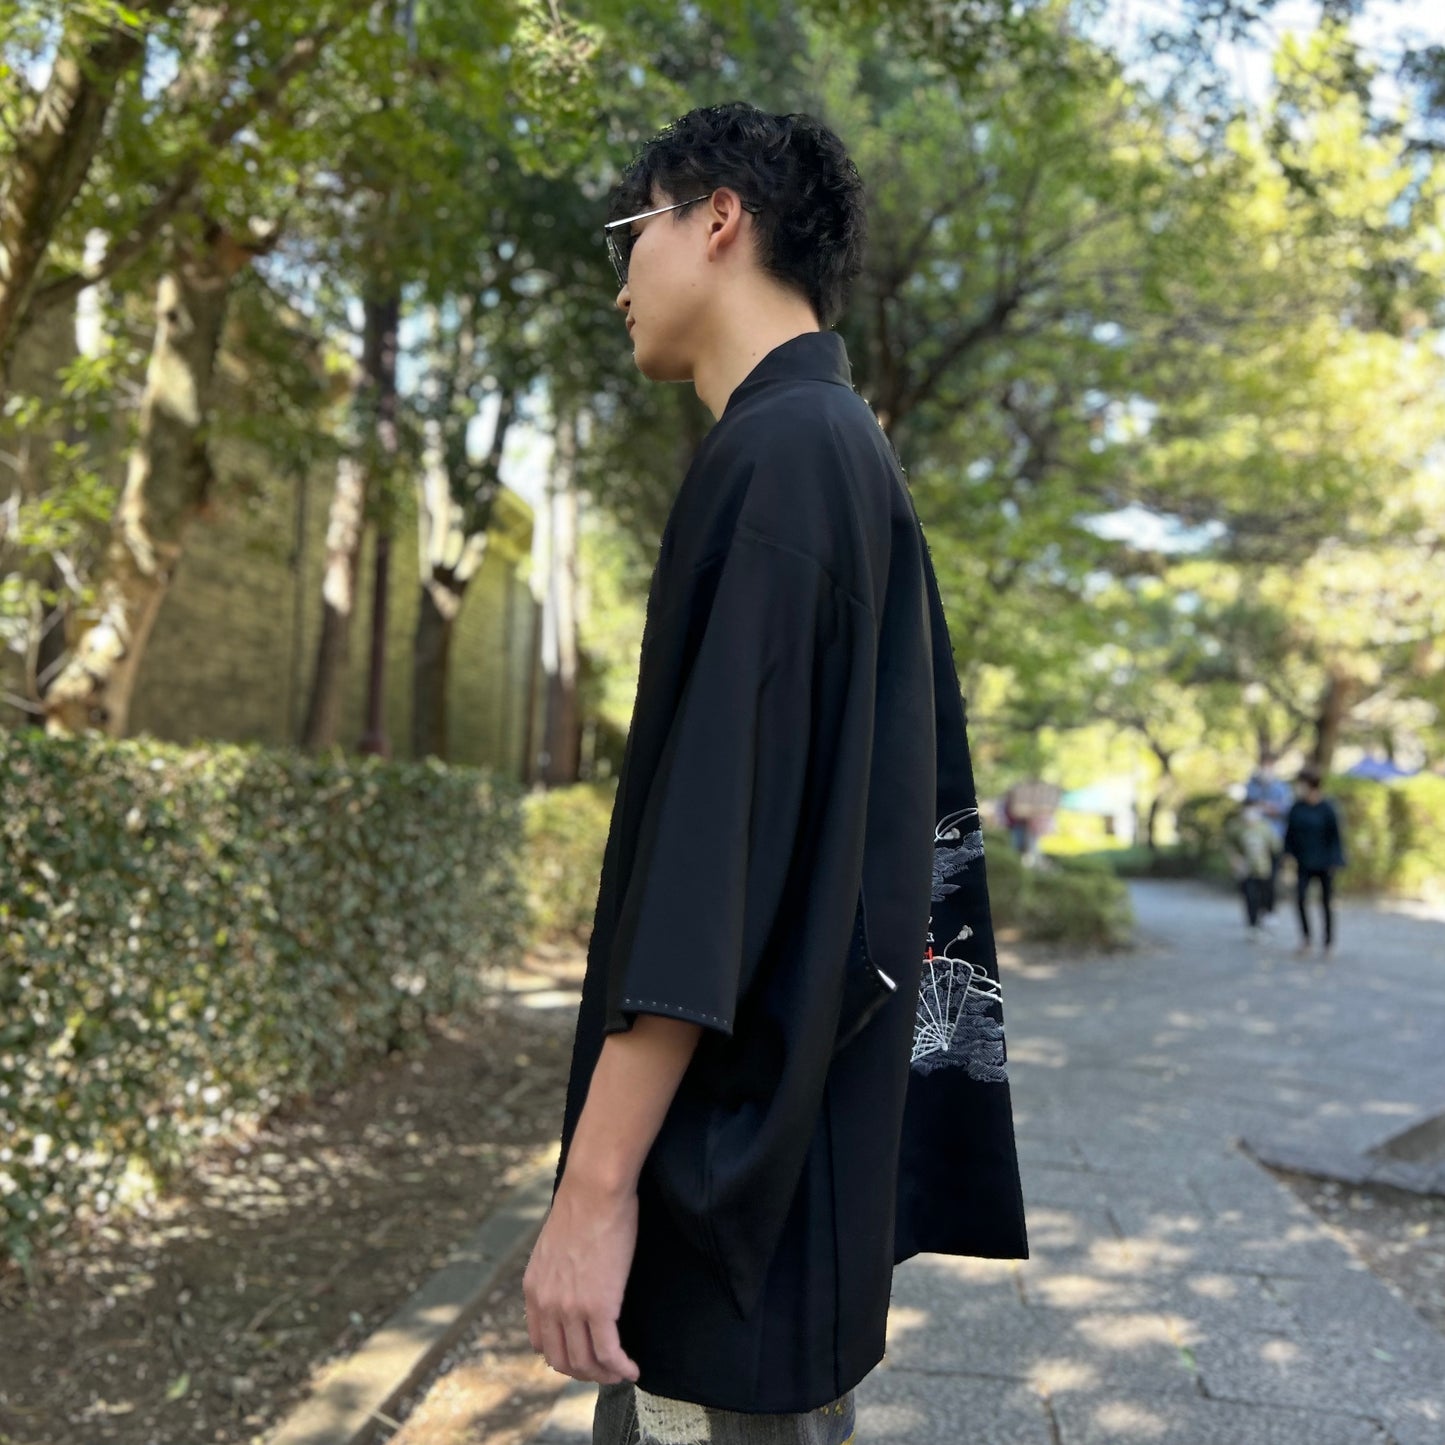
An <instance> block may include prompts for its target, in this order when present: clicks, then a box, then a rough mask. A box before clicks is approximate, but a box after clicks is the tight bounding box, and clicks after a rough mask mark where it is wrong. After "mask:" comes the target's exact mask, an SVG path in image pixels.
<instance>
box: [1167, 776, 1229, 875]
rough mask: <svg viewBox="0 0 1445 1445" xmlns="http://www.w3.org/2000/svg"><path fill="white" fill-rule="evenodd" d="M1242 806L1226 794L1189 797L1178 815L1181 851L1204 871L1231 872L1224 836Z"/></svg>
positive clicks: (1200, 794) (1177, 823) (1180, 806)
mask: <svg viewBox="0 0 1445 1445" xmlns="http://www.w3.org/2000/svg"><path fill="white" fill-rule="evenodd" d="M1238 808H1239V804H1238V803H1236V802H1235V801H1234V799H1233V798H1231V797H1230V796H1229V795H1228V794H1227V793H1196V794H1195V795H1194V796H1193V797H1190V798H1186V799H1185V800H1184V801H1183V802H1182V803H1181V804H1180V805H1179V810H1178V813H1177V814H1176V827H1177V828H1178V831H1179V850H1180V852H1181V853H1182V854H1184V856H1185V857H1187V858H1189V859H1190V860H1192V863H1193V865H1194V867H1195V868H1196V869H1200V870H1202V871H1205V872H1213V871H1219V869H1221V868H1223V870H1224V872H1225V873H1226V874H1227V872H1228V869H1227V866H1225V862H1224V833H1225V828H1226V826H1227V825H1228V823H1229V820H1230V819H1231V818H1232V817H1233V816H1234V814H1235V813H1236V812H1237V811H1238Z"/></svg>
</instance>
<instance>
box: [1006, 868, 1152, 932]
mask: <svg viewBox="0 0 1445 1445" xmlns="http://www.w3.org/2000/svg"><path fill="white" fill-rule="evenodd" d="M1021 901H1022V908H1021V914H1020V920H1019V926H1020V930H1021V932H1022V934H1023V936H1024V937H1025V938H1029V939H1035V940H1037V941H1038V942H1040V943H1071V944H1077V945H1079V946H1080V947H1084V948H1122V947H1124V945H1125V944H1127V943H1129V942H1130V940H1131V939H1132V938H1133V936H1134V910H1133V907H1132V905H1131V904H1130V902H1129V891H1128V889H1127V888H1126V887H1125V885H1124V884H1123V883H1121V882H1120V881H1119V880H1118V879H1117V878H1115V877H1113V876H1112V874H1110V873H1109V872H1108V871H1107V870H1101V869H1088V870H1077V869H1068V868H1049V869H1042V868H1041V869H1035V870H1031V871H1030V872H1028V873H1027V874H1026V875H1025V879H1024V888H1023V896H1022V900H1021Z"/></svg>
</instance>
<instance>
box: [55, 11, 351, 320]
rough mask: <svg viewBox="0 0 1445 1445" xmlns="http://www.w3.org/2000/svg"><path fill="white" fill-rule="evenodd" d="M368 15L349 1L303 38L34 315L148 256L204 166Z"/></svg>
mask: <svg viewBox="0 0 1445 1445" xmlns="http://www.w3.org/2000/svg"><path fill="white" fill-rule="evenodd" d="M364 9H365V5H364V3H362V0H350V3H348V4H347V5H346V6H344V7H343V9H342V12H341V14H340V15H338V17H337V18H335V19H334V20H332V21H330V22H328V23H327V24H325V25H322V26H320V27H318V28H317V29H316V30H314V31H311V32H310V33H309V34H307V35H303V36H300V37H299V38H298V39H297V40H296V41H295V42H294V43H293V44H292V46H291V48H290V50H289V51H288V52H287V54H286V56H285V58H284V59H283V60H282V61H281V63H280V64H279V65H278V66H277V67H276V69H275V70H273V71H272V72H271V74H270V75H269V76H267V77H266V79H265V80H264V81H262V83H261V84H259V85H257V86H256V87H255V88H254V89H253V90H252V91H251V92H250V93H249V94H248V95H246V96H244V97H243V98H242V99H240V100H238V101H235V102H233V103H232V104H231V105H229V106H227V107H225V108H224V109H223V110H221V111H220V112H219V113H218V114H217V116H216V118H215V119H214V120H213V121H212V122H211V125H210V127H209V128H208V129H207V131H206V134H205V138H204V140H203V141H202V143H201V145H200V146H199V147H198V148H197V149H196V151H194V152H193V153H192V154H191V156H190V157H189V158H188V159H187V160H185V161H183V162H182V163H181V165H180V168H179V170H177V171H176V173H175V174H174V175H173V176H172V177H171V180H170V181H169V183H168V184H166V185H165V187H164V188H163V189H162V190H161V193H160V194H159V195H158V196H157V197H156V199H155V200H154V201H153V202H152V203H151V204H150V206H149V207H148V208H147V209H146V210H145V212H144V213H143V214H142V215H141V216H140V218H139V219H138V220H137V221H136V223H135V225H134V226H133V227H132V228H131V230H130V233H129V235H127V236H125V237H124V238H123V239H122V240H121V241H119V242H118V243H117V244H116V245H114V246H112V247H111V248H110V249H109V250H108V251H107V252H106V253H105V255H104V256H103V257H101V259H100V260H99V261H98V262H96V263H95V264H94V265H93V266H88V267H84V268H82V269H81V270H79V271H72V272H69V273H68V274H66V275H63V276H57V277H55V278H54V279H52V280H50V281H47V282H45V284H44V285H42V286H37V287H36V288H35V292H34V294H33V296H32V297H31V300H30V306H29V311H30V313H31V314H32V315H34V314H38V313H41V312H44V311H48V310H50V309H52V308H53V307H56V306H63V305H66V304H67V303H69V302H71V301H73V300H74V299H75V298H76V297H77V296H79V295H80V294H81V292H83V291H86V290H88V289H89V288H90V287H92V286H94V285H96V284H97V283H98V282H100V281H104V280H106V279H107V278H108V277H110V276H113V275H115V273H116V272H117V271H120V270H122V269H124V268H125V267H126V266H128V265H130V263H131V262H132V261H134V260H136V259H137V258H138V257H140V256H142V255H144V253H145V252H146V250H147V249H148V248H149V247H150V245H151V243H152V242H153V241H154V240H155V239H156V237H157V236H158V235H159V234H160V231H161V228H162V227H163V226H164V225H165V224H166V222H167V221H169V220H170V219H171V217H172V216H173V215H175V213H176V212H177V211H178V210H179V209H180V207H181V205H182V204H183V203H184V202H185V201H186V199H187V197H188V196H189V195H190V194H191V192H192V191H193V190H194V189H195V187H196V185H197V184H198V183H199V181H200V179H201V171H202V165H203V163H204V161H205V160H206V159H207V158H208V157H210V156H213V155H214V154H215V153H216V152H217V151H219V150H221V149H222V148H223V147H225V146H227V145H229V144H230V143H231V141H233V140H234V139H235V138H236V136H237V135H239V134H240V133H241V131H243V130H244V129H245V128H246V127H247V126H249V125H250V124H252V123H253V122H254V121H255V120H256V119H257V118H258V117H259V116H261V115H263V114H265V113H266V112H267V111H268V110H270V109H272V107H274V106H275V105H276V104H277V103H278V102H279V101H280V99H281V96H282V94H283V93H284V92H285V90H286V88H287V86H289V85H290V84H291V82H292V81H293V80H295V79H296V78H297V77H298V76H300V75H302V74H303V73H304V72H306V71H307V70H309V69H310V68H311V67H312V66H313V65H315V64H316V62H317V61H318V60H319V59H320V56H321V52H322V48H323V47H324V45H325V44H326V43H327V42H328V41H329V40H331V39H333V38H334V37H335V36H336V35H337V34H338V33H339V32H340V31H341V30H342V29H343V28H344V27H345V25H346V23H347V21H348V20H349V19H351V18H352V16H353V13H359V12H361V11H362V10H364Z"/></svg>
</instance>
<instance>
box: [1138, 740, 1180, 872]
mask: <svg viewBox="0 0 1445 1445" xmlns="http://www.w3.org/2000/svg"><path fill="white" fill-rule="evenodd" d="M1145 741H1146V742H1147V743H1148V744H1149V751H1150V752H1151V753H1153V754H1154V756H1155V758H1156V759H1157V760H1158V762H1159V768H1160V773H1161V776H1160V778H1159V786H1158V787H1157V788H1156V789H1155V790H1154V798H1153V800H1152V801H1151V802H1150V804H1149V816H1148V818H1147V819H1146V820H1145V823H1144V842H1145V844H1146V845H1147V847H1148V849H1149V856H1150V858H1151V859H1152V860H1157V858H1158V857H1159V844H1158V841H1157V832H1156V830H1157V828H1158V825H1159V813H1160V811H1161V810H1162V808H1163V807H1164V800H1165V799H1166V798H1168V797H1169V796H1170V795H1171V794H1172V793H1173V792H1174V753H1173V752H1172V750H1170V749H1168V748H1162V747H1160V746H1159V744H1158V743H1156V742H1155V741H1154V739H1153V738H1151V737H1149V736H1148V734H1147V733H1146V734H1145Z"/></svg>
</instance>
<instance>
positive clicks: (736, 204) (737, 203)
mask: <svg viewBox="0 0 1445 1445" xmlns="http://www.w3.org/2000/svg"><path fill="white" fill-rule="evenodd" d="M705 211H706V215H707V259H708V260H709V261H720V260H722V259H723V257H724V256H725V255H726V254H727V253H728V252H729V251H730V250H732V249H733V248H734V247H735V246H737V245H738V244H739V242H740V241H741V240H742V238H743V237H744V236H745V235H746V233H747V230H748V226H747V221H746V217H747V214H748V213H747V211H745V210H744V209H743V199H742V197H741V196H740V195H738V193H737V192H736V191H735V190H733V189H732V188H731V187H730V186H719V187H718V188H717V190H715V191H714V192H713V193H712V195H711V196H709V197H708V200H707V205H706V207H705Z"/></svg>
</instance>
